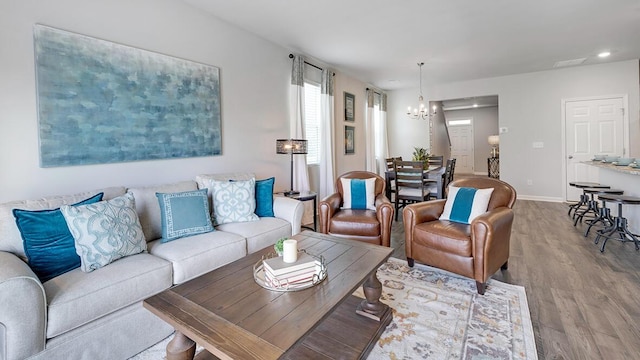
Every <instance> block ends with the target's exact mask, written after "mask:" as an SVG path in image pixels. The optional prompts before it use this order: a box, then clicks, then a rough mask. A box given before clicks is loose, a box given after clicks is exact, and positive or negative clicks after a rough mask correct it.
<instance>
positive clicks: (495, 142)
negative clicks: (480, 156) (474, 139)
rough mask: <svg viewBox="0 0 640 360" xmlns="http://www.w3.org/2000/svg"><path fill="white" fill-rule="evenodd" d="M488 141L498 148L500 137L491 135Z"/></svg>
mask: <svg viewBox="0 0 640 360" xmlns="http://www.w3.org/2000/svg"><path fill="white" fill-rule="evenodd" d="M487 141H489V145H492V146H496V145H498V144H500V135H490V136H489V138H488V140H487Z"/></svg>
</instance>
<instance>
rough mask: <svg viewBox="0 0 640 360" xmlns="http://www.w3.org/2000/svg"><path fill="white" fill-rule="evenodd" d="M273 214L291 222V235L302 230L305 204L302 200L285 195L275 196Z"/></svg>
mask: <svg viewBox="0 0 640 360" xmlns="http://www.w3.org/2000/svg"><path fill="white" fill-rule="evenodd" d="M273 215H275V217H277V218H280V219H283V220H286V221H288V222H289V223H291V235H295V234H297V233H299V232H300V230H301V228H300V227H301V225H302V216H304V205H303V204H302V201H298V200H296V199H292V198H288V197H285V196H274V197H273Z"/></svg>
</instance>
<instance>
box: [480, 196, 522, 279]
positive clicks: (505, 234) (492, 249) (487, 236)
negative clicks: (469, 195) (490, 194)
mask: <svg viewBox="0 0 640 360" xmlns="http://www.w3.org/2000/svg"><path fill="white" fill-rule="evenodd" d="M512 224H513V210H511V209H509V208H507V207H499V208H495V209H493V210H491V211H488V212H486V213H484V214H482V215H480V216H478V217H477V218H475V219H473V221H472V222H471V240H472V241H471V251H472V254H473V257H474V259H476V261H474V273H475V274H476V275H477V276H479V277H481V278H483V279H482V280H479V281H480V282H484V281H486V279H487V278H488V277H489V276H491V275H492V274H493V273H495V272H496V271H498V269H499V268H500V267H501V266H502V265H504V264H505V263H506V262H507V261H508V260H509V243H510V240H511V225H512ZM476 280H477V279H476Z"/></svg>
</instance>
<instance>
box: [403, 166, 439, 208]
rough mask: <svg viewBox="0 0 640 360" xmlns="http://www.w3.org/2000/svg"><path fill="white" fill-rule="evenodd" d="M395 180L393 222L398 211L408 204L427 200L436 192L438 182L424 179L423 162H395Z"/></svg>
mask: <svg viewBox="0 0 640 360" xmlns="http://www.w3.org/2000/svg"><path fill="white" fill-rule="evenodd" d="M394 173H395V178H396V189H397V190H396V199H395V220H396V221H397V220H398V209H400V208H401V207H404V206H406V205H407V204H410V203H416V202H421V201H426V200H429V198H430V197H431V194H432V193H435V192H437V185H438V181H437V180H435V179H429V178H428V177H425V163H424V162H423V161H396V162H395V163H394Z"/></svg>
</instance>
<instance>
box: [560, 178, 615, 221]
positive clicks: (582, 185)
mask: <svg viewBox="0 0 640 360" xmlns="http://www.w3.org/2000/svg"><path fill="white" fill-rule="evenodd" d="M569 185H570V186H573V187H577V188H578V189H584V188H600V189H609V188H611V186H608V185H601V184H600V183H595V182H584V181H572V182H570V183H569ZM588 203H589V196H587V195H586V194H585V193H584V192H583V193H582V195H580V201H578V202H577V203H575V204H572V205H570V206H569V212H567V215H569V216H571V210H573V219H574V220H575V217H576V213H577V212H578V210H579V209H580V208H581V207H582V206H586V205H587V204H588Z"/></svg>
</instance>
